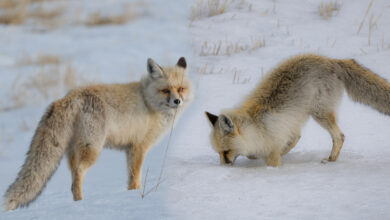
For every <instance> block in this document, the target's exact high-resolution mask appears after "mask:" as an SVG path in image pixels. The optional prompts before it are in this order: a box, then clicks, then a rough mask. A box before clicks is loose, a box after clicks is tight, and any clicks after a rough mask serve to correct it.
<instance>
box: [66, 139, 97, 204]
mask: <svg viewBox="0 0 390 220" xmlns="http://www.w3.org/2000/svg"><path fill="white" fill-rule="evenodd" d="M76 147H78V148H76V149H75V151H73V152H70V153H68V160H69V165H70V169H71V171H72V193H73V200H74V201H78V200H81V199H83V193H82V186H83V182H84V176H85V174H86V172H87V171H88V169H89V168H91V166H92V165H93V164H95V162H96V160H97V158H98V156H99V153H100V149H96V148H94V147H92V146H91V145H90V144H83V145H77V146H76Z"/></svg>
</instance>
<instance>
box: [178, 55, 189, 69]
mask: <svg viewBox="0 0 390 220" xmlns="http://www.w3.org/2000/svg"><path fill="white" fill-rule="evenodd" d="M176 66H179V67H181V68H184V69H185V68H187V61H186V58H184V57H180V59H179V60H178V61H177V64H176Z"/></svg>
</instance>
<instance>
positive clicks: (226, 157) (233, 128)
mask: <svg viewBox="0 0 390 220" xmlns="http://www.w3.org/2000/svg"><path fill="white" fill-rule="evenodd" d="M206 116H207V118H208V120H209V121H210V124H211V125H212V128H213V131H212V133H211V142H212V145H213V148H214V150H215V151H216V152H217V153H218V154H219V157H220V161H221V164H231V165H233V163H234V161H235V160H236V159H237V157H238V156H239V155H242V154H244V155H245V152H243V151H242V148H241V147H242V144H243V140H242V136H241V134H240V129H239V127H238V123H236V122H234V121H233V120H232V118H231V117H229V116H228V115H226V114H221V115H219V116H217V115H213V114H211V113H209V112H206Z"/></svg>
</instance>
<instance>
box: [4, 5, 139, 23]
mask: <svg viewBox="0 0 390 220" xmlns="http://www.w3.org/2000/svg"><path fill="white" fill-rule="evenodd" d="M67 5H68V3H66V2H62V3H61V2H60V3H59V2H56V1H53V0H0V24H5V25H21V24H29V25H32V26H33V27H38V29H43V30H52V29H55V28H58V27H60V26H62V25H63V24H65V23H67V24H77V25H80V24H81V25H86V26H91V27H93V26H99V25H121V24H125V23H127V22H129V21H131V20H133V19H135V18H137V17H139V16H140V13H139V12H137V11H142V10H144V9H145V8H146V4H145V3H143V2H141V1H140V2H135V3H128V4H124V5H123V6H122V7H121V8H122V12H121V13H119V14H107V13H106V11H105V10H101V11H95V12H92V13H90V14H88V15H86V17H85V18H84V16H81V15H80V13H81V11H82V9H81V8H72V7H68V6H67ZM80 10H81V11H80ZM66 12H68V13H69V14H71V15H72V16H71V17H70V19H69V20H65V18H66V16H64V14H65V13H66ZM80 17H83V19H80Z"/></svg>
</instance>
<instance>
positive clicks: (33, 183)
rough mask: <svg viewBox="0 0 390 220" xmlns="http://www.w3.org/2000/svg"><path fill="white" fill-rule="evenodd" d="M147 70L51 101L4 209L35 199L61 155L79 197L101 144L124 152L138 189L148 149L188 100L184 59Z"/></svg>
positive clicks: (132, 185)
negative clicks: (131, 78) (129, 78)
mask: <svg viewBox="0 0 390 220" xmlns="http://www.w3.org/2000/svg"><path fill="white" fill-rule="evenodd" d="M147 70H148V76H146V77H144V78H143V79H142V80H141V81H140V82H133V83H128V84H113V85H96V86H90V87H86V88H79V89H75V90H73V91H71V92H70V93H69V94H68V95H67V96H65V97H64V98H62V99H60V100H58V101H56V102H54V103H53V104H51V105H50V106H49V107H48V109H47V111H46V113H45V114H44V115H43V117H42V119H41V121H40V122H39V125H38V128H37V129H36V131H35V135H34V137H33V139H32V142H31V145H30V150H29V151H28V153H27V158H26V161H25V163H24V165H23V167H22V169H21V170H20V172H19V174H18V176H17V178H16V180H15V182H14V183H12V184H11V185H10V186H9V188H8V190H7V192H6V193H5V208H6V209H7V210H11V209H16V208H18V207H23V206H27V205H28V204H29V203H30V202H32V201H34V200H35V199H36V197H37V196H38V195H39V194H40V193H41V192H42V190H43V188H44V187H45V185H46V183H47V181H48V180H49V179H50V177H51V176H52V174H53V173H54V171H55V170H56V168H57V166H58V164H59V162H60V161H61V158H62V156H63V154H65V153H66V154H67V157H68V162H69V167H70V170H71V172H72V193H73V199H74V200H75V201H77V200H81V199H82V198H83V195H82V184H83V179H84V175H85V173H86V172H87V170H88V169H89V168H90V167H91V166H92V165H93V164H94V163H95V162H96V159H97V158H98V156H99V153H100V151H101V150H102V149H103V147H104V146H107V147H110V148H115V149H119V150H124V151H125V152H126V158H127V168H128V175H129V182H128V189H139V188H140V187H141V183H142V181H141V180H142V175H141V170H142V163H143V161H144V158H145V155H146V152H147V151H148V150H149V148H150V147H151V146H152V145H153V144H154V143H155V142H156V141H157V140H158V139H159V137H161V136H162V134H163V133H164V131H166V130H167V129H168V128H169V127H170V125H171V124H172V123H173V121H174V118H175V116H178V115H179V114H180V113H181V112H182V111H183V109H185V107H187V105H188V104H189V103H190V101H191V99H192V88H191V83H190V81H189V79H188V77H187V73H186V72H187V63H186V60H185V58H184V57H182V58H180V59H179V60H178V62H177V64H176V66H174V67H164V68H162V67H160V66H159V65H158V64H157V63H155V62H154V61H153V60H152V59H148V61H147Z"/></svg>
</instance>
